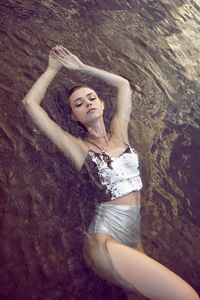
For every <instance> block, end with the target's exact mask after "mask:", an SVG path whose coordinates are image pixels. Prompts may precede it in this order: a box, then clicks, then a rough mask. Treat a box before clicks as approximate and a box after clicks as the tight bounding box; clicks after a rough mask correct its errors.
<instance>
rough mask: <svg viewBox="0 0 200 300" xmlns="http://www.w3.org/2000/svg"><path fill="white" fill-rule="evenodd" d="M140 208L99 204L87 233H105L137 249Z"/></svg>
mask: <svg viewBox="0 0 200 300" xmlns="http://www.w3.org/2000/svg"><path fill="white" fill-rule="evenodd" d="M140 208H141V206H140V205H139V206H137V205H134V206H132V205H112V204H111V205H110V204H100V205H99V206H97V208H96V210H95V216H94V218H93V220H92V222H91V224H90V226H89V228H88V233H96V232H102V233H106V234H108V235H110V236H111V237H113V238H115V239H116V240H118V241H120V242H121V243H123V244H125V245H127V246H129V247H131V248H137V247H138V246H139V245H140V244H141V238H140V220H141V215H140Z"/></svg>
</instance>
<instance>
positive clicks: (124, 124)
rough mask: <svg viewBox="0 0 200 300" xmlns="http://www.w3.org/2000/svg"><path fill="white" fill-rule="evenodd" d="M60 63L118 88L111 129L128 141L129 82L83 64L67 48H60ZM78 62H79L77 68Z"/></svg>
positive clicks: (130, 94)
mask: <svg viewBox="0 0 200 300" xmlns="http://www.w3.org/2000/svg"><path fill="white" fill-rule="evenodd" d="M59 49H60V52H59V58H58V59H59V61H60V62H61V63H62V64H63V65H64V66H65V67H67V68H68V69H72V70H73V69H74V70H79V71H80V72H82V73H85V74H88V75H92V76H95V77H97V78H100V79H102V80H104V81H105V82H107V83H108V84H110V85H112V86H114V87H116V88H117V107H116V113H115V116H114V118H113V120H112V123H111V129H112V130H115V131H117V132H118V133H120V134H121V135H122V136H123V137H124V138H125V139H126V140H128V134H127V129H128V123H129V120H130V113H131V102H132V101H131V96H132V93H131V88H130V85H129V82H128V80H126V79H125V78H123V77H121V76H119V75H115V74H112V73H109V72H107V71H104V70H101V69H98V68H95V67H91V66H88V65H86V64H83V63H82V62H81V61H80V60H79V59H78V57H77V56H75V55H74V54H72V53H71V52H70V51H69V50H67V49H66V48H64V47H62V46H59ZM77 62H79V65H78V68H77Z"/></svg>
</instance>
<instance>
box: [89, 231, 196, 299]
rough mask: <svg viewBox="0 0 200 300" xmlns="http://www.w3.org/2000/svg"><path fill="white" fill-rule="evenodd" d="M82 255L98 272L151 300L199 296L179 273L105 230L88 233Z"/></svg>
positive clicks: (194, 297) (103, 276) (101, 275)
mask: <svg viewBox="0 0 200 300" xmlns="http://www.w3.org/2000/svg"><path fill="white" fill-rule="evenodd" d="M138 250H139V249H138ZM84 257H85V260H86V263H87V264H88V265H89V266H90V267H91V268H92V269H93V270H94V272H95V273H96V274H97V275H99V276H100V277H102V278H104V279H107V280H108V281H110V282H112V283H114V284H116V285H119V286H121V287H122V288H123V289H125V290H127V291H131V292H132V293H137V294H138V291H139V292H140V293H141V294H143V295H144V296H146V297H148V298H149V299H153V300H189V299H190V300H199V297H198V295H197V294H196V292H195V291H194V290H193V289H192V287H191V286H189V285H188V284H187V283H186V282H185V281H184V280H182V279H181V278H180V277H179V276H177V275H175V274H174V273H173V272H171V271H170V270H168V269H167V268H165V267H164V266H162V265H161V264H159V263H158V262H156V261H155V260H153V259H151V258H150V257H148V256H147V255H145V254H143V253H142V252H141V251H137V250H135V249H132V248H129V247H127V246H125V245H123V244H121V243H119V242H118V241H116V240H115V239H113V238H112V237H110V236H108V235H107V234H103V233H96V234H89V235H88V237H87V238H86V240H85V245H84Z"/></svg>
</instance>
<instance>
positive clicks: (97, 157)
mask: <svg viewBox="0 0 200 300" xmlns="http://www.w3.org/2000/svg"><path fill="white" fill-rule="evenodd" d="M62 66H65V67H66V68H68V69H71V70H77V71H79V72H82V73H85V74H88V75H92V76H95V77H97V78H99V79H102V80H104V81H105V82H106V83H108V84H110V85H112V86H113V87H115V88H117V96H116V100H117V106H116V113H115V115H114V118H113V120H112V122H111V125H110V130H109V132H106V128H105V125H104V119H103V112H104V103H103V101H102V100H101V99H99V97H98V95H97V93H96V92H95V91H94V90H93V89H91V88H90V87H89V86H85V85H84V86H78V87H75V88H73V89H72V90H71V92H70V96H69V102H70V106H71V110H72V117H73V119H74V120H75V121H79V122H80V123H81V124H82V125H83V126H84V128H85V130H86V132H87V133H86V139H84V140H82V139H80V138H76V137H74V136H72V135H71V134H69V133H68V132H66V131H64V130H63V129H62V128H61V127H60V126H58V125H57V124H56V123H55V122H54V121H53V120H51V119H50V118H49V116H48V115H47V113H46V112H45V111H44V110H43V108H42V107H41V106H40V103H41V101H42V99H43V97H44V95H45V92H46V90H47V88H48V86H49V84H50V83H51V81H52V80H53V78H54V76H55V75H56V74H57V72H58V71H59V70H60V68H61V67H62ZM23 104H24V106H25V108H26V110H27V112H28V113H29V115H30V116H31V118H32V119H33V121H34V122H35V124H36V125H37V126H38V127H39V128H40V129H41V130H42V131H43V132H44V133H45V134H46V135H47V136H48V137H49V138H50V139H51V140H52V142H53V143H55V144H56V145H57V146H58V148H60V150H61V151H63V153H64V154H65V155H66V156H67V157H68V158H70V159H71V160H72V162H73V163H74V165H75V167H76V168H78V169H79V170H80V169H81V168H82V167H83V165H86V166H87V168H88V172H89V173H90V175H92V176H93V178H94V180H95V181H96V183H97V184H96V188H97V189H98V188H100V187H102V186H103V187H104V189H105V190H106V195H107V197H106V198H105V199H104V201H102V203H100V204H99V205H98V206H97V207H96V211H95V216H94V218H93V220H92V221H91V224H90V226H89V228H88V232H87V235H86V238H85V241H84V251H83V252H84V258H85V261H86V263H87V265H88V266H89V267H90V268H92V269H93V270H94V272H95V273H96V274H98V275H99V276H101V277H102V278H104V279H107V280H108V281H110V282H112V283H114V284H116V285H118V286H121V287H122V288H123V289H124V290H125V291H127V292H129V293H132V294H135V293H141V294H142V295H144V296H146V297H148V298H149V299H154V300H155V299H158V300H198V299H199V297H198V295H197V293H196V292H195V291H194V289H193V288H192V287H191V286H190V285H189V284H187V283H186V282H185V281H184V280H182V279H181V278H180V277H179V276H177V275H176V274H174V273H173V272H171V271H170V270H169V269H167V268H166V267H164V266H163V265H161V264H160V263H158V262H156V261H155V260H153V259H152V258H150V257H148V256H147V255H146V254H145V253H144V251H143V249H142V245H141V239H140V200H141V199H140V198H141V196H140V191H141V189H142V181H141V177H140V170H139V161H138V155H137V153H136V152H135V150H134V149H133V148H132V147H131V146H130V145H129V140H128V124H129V118H130V113H131V89H130V85H129V82H128V81H127V80H126V79H124V78H122V77H120V76H118V75H114V74H112V73H109V72H106V71H103V70H100V69H97V68H94V67H91V66H88V65H86V64H84V63H83V62H81V61H80V60H79V58H78V57H77V56H75V55H74V54H72V53H71V52H70V51H68V50H67V49H66V48H64V47H63V46H56V47H55V48H53V49H52V50H51V51H50V55H49V65H48V68H47V70H46V71H45V72H44V74H43V75H42V76H41V77H40V78H39V79H38V80H37V81H36V83H35V84H34V85H33V87H32V88H31V90H30V91H29V92H28V93H27V95H26V96H25V98H24V99H23Z"/></svg>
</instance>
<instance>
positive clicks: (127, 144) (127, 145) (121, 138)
mask: <svg viewBox="0 0 200 300" xmlns="http://www.w3.org/2000/svg"><path fill="white" fill-rule="evenodd" d="M113 134H114V135H116V136H117V137H118V138H119V139H120V140H121V141H122V142H123V143H124V144H125V145H126V146H130V145H129V144H127V143H126V142H125V141H124V140H123V139H122V138H121V137H120V136H119V135H118V134H117V133H116V132H113Z"/></svg>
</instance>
